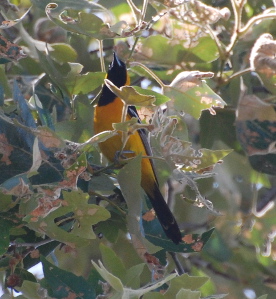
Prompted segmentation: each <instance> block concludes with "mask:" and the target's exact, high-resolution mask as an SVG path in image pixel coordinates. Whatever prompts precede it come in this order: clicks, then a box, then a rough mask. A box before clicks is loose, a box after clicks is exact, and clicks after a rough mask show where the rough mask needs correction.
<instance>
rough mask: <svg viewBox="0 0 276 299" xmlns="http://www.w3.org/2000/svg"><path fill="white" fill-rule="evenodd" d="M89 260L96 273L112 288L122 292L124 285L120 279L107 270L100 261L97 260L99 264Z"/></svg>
mask: <svg viewBox="0 0 276 299" xmlns="http://www.w3.org/2000/svg"><path fill="white" fill-rule="evenodd" d="M91 262H92V265H93V266H94V267H95V269H96V270H97V271H98V273H99V274H100V275H101V276H102V278H104V280H106V281H107V282H108V283H109V284H110V285H111V287H112V288H114V289H115V290H116V291H118V292H123V289H124V287H123V284H122V282H121V280H120V279H119V278H118V277H116V276H114V275H113V274H111V273H110V272H109V271H107V269H106V268H105V267H104V265H103V264H102V262H101V261H99V266H98V265H97V264H96V263H95V262H94V261H91Z"/></svg>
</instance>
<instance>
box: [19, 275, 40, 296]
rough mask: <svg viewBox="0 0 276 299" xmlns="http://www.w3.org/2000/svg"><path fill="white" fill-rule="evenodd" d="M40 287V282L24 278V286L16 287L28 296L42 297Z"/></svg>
mask: <svg viewBox="0 0 276 299" xmlns="http://www.w3.org/2000/svg"><path fill="white" fill-rule="evenodd" d="M40 287H41V286H40V284H39V283H36V282H33V281H29V280H24V281H23V283H22V286H21V287H16V290H17V291H19V292H21V293H22V294H23V295H24V296H25V297H26V298H32V299H40V298H41V295H39V293H38V291H39V289H40Z"/></svg>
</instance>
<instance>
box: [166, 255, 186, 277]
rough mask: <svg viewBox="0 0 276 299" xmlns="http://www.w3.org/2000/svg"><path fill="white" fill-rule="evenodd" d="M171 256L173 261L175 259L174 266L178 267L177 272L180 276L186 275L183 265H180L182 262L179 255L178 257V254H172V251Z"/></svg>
mask: <svg viewBox="0 0 276 299" xmlns="http://www.w3.org/2000/svg"><path fill="white" fill-rule="evenodd" d="M169 254H170V255H171V257H172V259H173V261H174V264H175V266H176V270H177V272H178V274H179V275H182V274H184V273H185V270H184V268H183V267H182V265H181V263H180V261H179V259H178V257H177V255H176V253H175V252H172V251H169Z"/></svg>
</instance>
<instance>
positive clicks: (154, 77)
mask: <svg viewBox="0 0 276 299" xmlns="http://www.w3.org/2000/svg"><path fill="white" fill-rule="evenodd" d="M130 65H131V66H139V67H141V68H142V69H144V70H145V71H146V72H147V73H148V74H149V75H150V76H151V77H152V78H153V79H154V80H155V81H156V82H157V83H158V84H159V85H160V86H161V88H164V87H165V84H164V83H163V82H162V81H161V80H160V79H159V78H158V77H157V76H156V75H155V74H154V73H153V72H152V71H151V70H150V69H149V68H147V67H146V66H145V65H144V64H142V63H140V62H136V61H135V62H131V63H130Z"/></svg>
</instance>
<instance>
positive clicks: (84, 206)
mask: <svg viewBox="0 0 276 299" xmlns="http://www.w3.org/2000/svg"><path fill="white" fill-rule="evenodd" d="M63 198H64V201H63V204H62V205H61V206H60V207H59V208H58V209H56V210H54V211H53V212H51V213H50V214H48V215H47V216H46V217H39V218H38V219H37V221H35V222H33V221H32V217H31V216H27V217H25V220H26V221H28V227H29V228H30V229H33V230H35V231H37V232H39V233H44V234H46V235H47V236H48V237H50V238H52V239H55V240H58V241H60V242H63V243H65V244H69V245H70V246H72V247H75V246H85V245H87V244H88V243H89V242H88V240H89V239H95V238H96V236H95V234H94V232H93V230H92V225H94V224H97V223H98V222H100V221H105V220H106V219H108V218H109V217H110V213H109V212H108V211H107V210H106V209H105V208H103V207H100V206H98V205H94V204H88V203H87V201H88V199H89V196H88V194H85V193H83V192H81V191H72V192H66V191H64V192H63ZM68 213H73V215H72V216H70V217H69V219H74V220H75V222H74V225H73V228H72V230H71V231H70V232H67V231H65V230H63V229H62V228H61V227H59V226H58V223H56V219H57V218H59V217H64V215H66V214H68ZM65 220H66V218H65V219H64V221H65Z"/></svg>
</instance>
